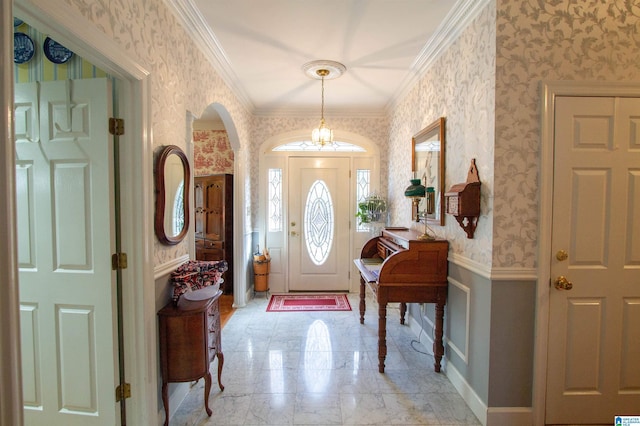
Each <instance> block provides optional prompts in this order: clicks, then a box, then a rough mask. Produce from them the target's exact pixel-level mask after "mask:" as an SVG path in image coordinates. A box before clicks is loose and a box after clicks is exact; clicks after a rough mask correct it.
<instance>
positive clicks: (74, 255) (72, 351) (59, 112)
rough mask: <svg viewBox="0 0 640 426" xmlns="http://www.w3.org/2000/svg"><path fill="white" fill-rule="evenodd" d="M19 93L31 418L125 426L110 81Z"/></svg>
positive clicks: (21, 245) (34, 86)
mask: <svg viewBox="0 0 640 426" xmlns="http://www.w3.org/2000/svg"><path fill="white" fill-rule="evenodd" d="M15 96H16V97H15V109H16V153H17V158H16V186H17V208H18V221H17V223H18V239H19V242H18V251H19V253H18V254H19V258H18V261H19V268H20V272H19V273H20V275H19V280H20V305H21V317H20V320H21V332H22V368H23V371H22V376H23V387H24V391H23V394H24V409H25V423H26V424H27V425H47V426H55V425H65V426H68V425H83V426H86V425H114V424H119V418H118V416H117V413H118V411H119V410H118V407H117V405H116V402H115V384H116V377H117V364H116V361H115V360H116V359H117V358H116V357H115V353H116V348H117V338H116V332H115V330H116V324H115V315H114V312H115V301H114V297H115V290H114V289H115V274H114V273H113V272H112V271H111V261H110V258H111V254H112V253H113V241H114V240H113V229H114V228H113V208H112V206H113V191H112V182H113V176H112V170H113V155H112V154H113V153H112V144H111V139H110V137H109V134H108V118H109V116H110V112H111V101H110V99H111V89H110V83H109V81H108V80H106V79H91V80H73V81H71V80H68V81H54V82H40V83H28V84H17V85H16V95H15Z"/></svg>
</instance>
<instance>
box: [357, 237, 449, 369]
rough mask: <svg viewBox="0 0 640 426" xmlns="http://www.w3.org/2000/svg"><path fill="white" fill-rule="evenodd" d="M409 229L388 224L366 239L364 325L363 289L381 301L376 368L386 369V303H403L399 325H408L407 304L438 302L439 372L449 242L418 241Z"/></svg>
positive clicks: (436, 354) (362, 283) (435, 345)
mask: <svg viewBox="0 0 640 426" xmlns="http://www.w3.org/2000/svg"><path fill="white" fill-rule="evenodd" d="M418 235H419V234H418V233H417V232H414V231H412V230H409V229H407V228H387V229H385V230H383V231H382V235H381V236H379V237H374V238H372V239H370V240H369V241H367V242H366V243H365V245H364V247H363V248H362V251H361V254H360V259H355V260H354V263H355V264H356V266H357V267H358V270H359V271H360V324H364V314H365V311H366V302H365V291H366V290H365V288H366V287H369V289H371V291H372V292H373V294H374V295H375V297H376V300H377V302H378V371H380V372H381V373H384V361H385V358H386V356H387V340H386V338H387V304H388V303H393V302H399V303H400V323H401V324H404V318H405V313H406V310H407V303H435V304H436V318H435V338H434V342H433V354H434V358H435V365H434V370H435V371H437V372H439V371H440V368H441V360H442V356H443V355H444V346H443V343H442V334H443V331H442V327H443V320H444V305H445V303H446V300H447V285H448V282H447V271H448V261H447V257H448V253H449V242H448V241H446V240H419V239H418Z"/></svg>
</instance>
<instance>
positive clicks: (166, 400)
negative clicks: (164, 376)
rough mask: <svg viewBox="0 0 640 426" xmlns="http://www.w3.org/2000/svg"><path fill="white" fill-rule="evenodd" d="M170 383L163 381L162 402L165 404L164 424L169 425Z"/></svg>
mask: <svg viewBox="0 0 640 426" xmlns="http://www.w3.org/2000/svg"><path fill="white" fill-rule="evenodd" d="M168 385H169V383H167V382H165V381H164V380H163V381H162V404H163V405H164V415H165V418H164V426H169V395H168V394H167V387H168Z"/></svg>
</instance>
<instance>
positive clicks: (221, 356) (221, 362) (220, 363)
mask: <svg viewBox="0 0 640 426" xmlns="http://www.w3.org/2000/svg"><path fill="white" fill-rule="evenodd" d="M216 356H217V357H218V386H219V387H220V390H221V391H223V390H224V385H223V384H222V382H221V378H222V366H223V365H224V354H223V353H222V352H218V353H216Z"/></svg>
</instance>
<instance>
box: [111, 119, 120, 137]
mask: <svg viewBox="0 0 640 426" xmlns="http://www.w3.org/2000/svg"><path fill="white" fill-rule="evenodd" d="M109 133H111V134H112V135H114V136H122V135H124V120H123V119H122V118H114V117H111V118H110V119H109Z"/></svg>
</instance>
